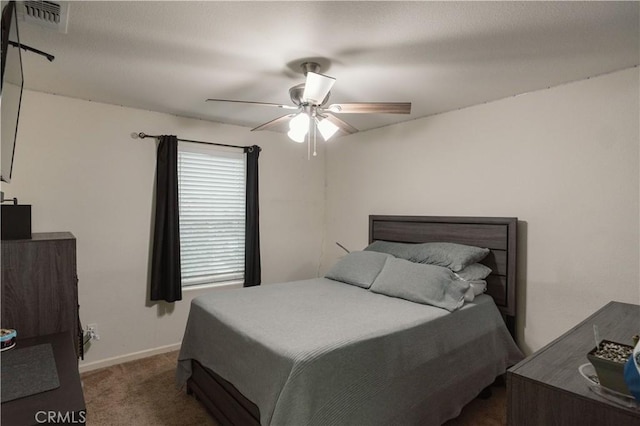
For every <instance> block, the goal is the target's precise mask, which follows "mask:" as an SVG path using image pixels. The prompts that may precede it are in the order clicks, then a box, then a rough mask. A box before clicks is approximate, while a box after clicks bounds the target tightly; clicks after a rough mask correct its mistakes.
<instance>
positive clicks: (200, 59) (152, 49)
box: [20, 1, 640, 130]
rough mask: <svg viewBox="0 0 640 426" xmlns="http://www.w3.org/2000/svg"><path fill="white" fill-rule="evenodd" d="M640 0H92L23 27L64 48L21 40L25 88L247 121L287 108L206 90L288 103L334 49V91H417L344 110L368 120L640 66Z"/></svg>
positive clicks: (356, 95) (350, 98) (345, 98)
mask: <svg viewBox="0 0 640 426" xmlns="http://www.w3.org/2000/svg"><path fill="white" fill-rule="evenodd" d="M639 4H640V3H639V2H635V1H634V2H401V1H398V2H186V1H165V2H150V1H138V2H132V1H127V2H118V1H115V2H114V1H106V2H99V1H84V2H71V3H70V5H69V8H70V9H69V12H70V19H69V26H68V33H67V34H61V33H57V32H54V31H52V30H48V29H44V28H40V27H37V26H33V25H28V24H27V23H24V22H23V23H22V25H21V27H20V31H21V39H22V40H21V41H22V42H23V43H25V44H28V45H30V46H32V47H35V48H37V49H40V50H43V51H45V52H48V53H51V54H53V55H55V57H56V59H55V61H54V62H51V63H50V62H47V61H46V60H45V59H44V58H42V57H40V56H38V55H35V54H31V53H26V54H23V62H24V77H25V87H26V88H29V89H33V90H38V91H43V92H48V93H55V94H60V95H64V96H70V97H76V98H81V99H87V100H93V101H99V102H105V103H110V104H116V105H124V106H128V107H134V108H141V109H147V110H152V111H160V112H166V113H170V114H175V115H180V116H186V117H194V118H200V119H205V120H211V121H218V122H223V123H230V124H236V125H240V126H247V127H249V128H253V127H255V126H257V125H259V124H262V123H263V122H266V121H269V120H272V119H274V118H276V117H278V116H280V115H283V114H284V112H283V111H282V110H279V109H276V108H268V107H260V106H244V105H241V106H239V105H233V104H220V103H205V99H206V98H210V97H214V98H228V99H238V100H250V101H262V102H274V103H285V104H290V103H291V102H290V100H289V95H288V89H289V87H291V86H293V85H295V84H297V83H301V82H303V81H304V76H303V75H302V74H301V73H297V64H298V63H299V62H300V60H301V59H303V58H309V57H321V58H326V59H327V60H328V61H329V62H330V66H329V67H328V68H324V69H323V70H322V72H323V73H324V74H327V75H330V76H333V77H335V78H336V79H337V82H336V84H335V86H334V88H333V90H332V93H331V99H330V102H332V103H335V102H359V101H361V102H364V101H367V102H376V101H377V102H385V101H389V102H401V101H409V102H412V104H413V109H412V113H411V115H392V114H376V115H353V114H351V115H341V116H340V117H341V118H343V119H344V120H345V121H347V122H349V123H350V124H352V125H354V126H355V127H357V128H358V129H360V130H367V129H371V128H376V127H380V126H384V125H389V124H393V123H397V122H400V121H405V120H410V119H415V118H418V117H424V116H428V115H432V114H437V113H440V112H444V111H450V110H454V109H458V108H462V107H465V106H469V105H475V104H479V103H483V102H487V101H491V100H496V99H500V98H504V97H508V96H512V95H516V94H521V93H526V92H530V91H533V90H537V89H542V88H545V87H549V86H554V85H558V84H562V83H565V82H569V81H575V80H580V79H584V78H587V77H591V76H595V75H599V74H603V73H608V72H611V71H615V70H620V69H624V68H628V67H632V66H637V65H638V63H639V55H640V54H639V51H640V47H639V40H640V34H639V20H640V12H639ZM293 69H295V70H296V72H294V71H293ZM133 130H135V129H133Z"/></svg>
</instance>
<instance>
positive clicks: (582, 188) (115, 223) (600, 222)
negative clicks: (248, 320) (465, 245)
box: [2, 68, 640, 369]
mask: <svg viewBox="0 0 640 426" xmlns="http://www.w3.org/2000/svg"><path fill="white" fill-rule="evenodd" d="M638 93H639V85H638V69H637V68H634V69H631V70H626V71H622V72H617V73H614V74H610V75H606V76H603V77H598V78H593V79H590V80H585V81H581V82H576V83H571V84H567V85H564V86H560V87H556V88H552V89H548V90H543V91H539V92H534V93H530V94H527V95H523V96H518V97H514V98H508V99H505V100H501V101H497V102H493V103H489V104H485V105H480V106H475V107H470V108H466V109H463V110H460V111H454V112H450V113H445V114H441V115H438V116H434V117H430V118H425V119H420V120H414V121H411V122H407V123H404V124H400V125H396V126H389V127H386V128H381V129H377V130H373V131H369V132H362V133H359V134H355V135H352V136H349V137H347V138H343V139H338V140H336V141H334V142H332V143H330V144H329V145H327V150H326V151H325V153H322V152H321V153H320V156H319V158H316V159H314V160H312V161H310V162H309V161H307V160H306V147H305V146H304V145H298V144H292V143H290V142H288V141H287V139H286V138H283V137H282V135H279V134H275V133H271V132H257V133H251V132H249V131H248V130H247V129H244V128H239V127H235V126H229V125H223V124H215V123H210V122H205V121H199V120H191V119H185V118H179V117H174V116H170V115H166V114H160V113H155V112H149V111H142V110H136V109H131V108H123V107H118V106H113V105H105V104H100V103H95V102H88V101H82V100H77V99H70V98H65V97H61V96H55V95H48V94H43V93H37V92H30V91H27V92H26V93H25V97H24V101H23V111H22V113H21V124H20V136H19V137H20V139H19V141H18V145H17V148H16V160H15V165H14V174H13V181H12V183H11V184H3V185H2V189H3V190H4V191H5V193H6V195H7V196H8V197H14V196H16V197H18V198H19V199H20V200H21V202H23V203H29V204H32V205H33V230H34V232H40V231H42V232H44V231H71V232H73V233H74V234H75V235H76V237H77V239H78V274H79V278H80V284H79V296H80V304H81V315H80V316H81V320H82V322H83V323H84V324H87V323H97V324H98V329H99V332H100V335H101V340H100V341H98V342H96V343H95V344H94V345H93V346H92V347H91V349H90V350H89V352H88V353H87V358H86V361H85V362H84V363H83V364H82V365H83V368H85V369H86V368H92V367H96V366H101V365H107V364H109V363H113V362H117V361H122V360H125V359H128V358H129V357H138V356H142V355H145V354H149V353H152V352H153V351H156V350H159V351H161V350H164V349H167V348H168V347H174V346H175V344H176V343H177V342H179V341H180V339H181V337H182V333H183V331H184V326H185V321H186V316H187V312H188V307H189V301H190V300H191V299H192V298H193V297H194V296H195V295H197V294H201V293H202V292H201V291H193V292H189V293H185V297H184V300H183V301H182V302H179V303H177V304H176V307H175V309H174V310H171V309H165V307H164V306H160V307H158V306H147V303H146V299H147V296H146V292H147V268H148V259H149V258H148V252H149V240H150V226H151V215H152V189H153V182H154V169H155V144H154V142H153V140H150V139H145V140H133V139H131V138H130V136H129V135H130V133H131V132H137V131H144V132H148V133H152V134H163V133H173V134H177V135H179V136H180V137H183V138H187V139H199V140H211V141H220V142H223V143H233V144H239V145H251V144H258V145H260V146H261V147H262V148H263V151H262V154H261V157H260V158H261V161H260V186H261V231H262V235H261V239H262V264H263V281H264V282H265V283H270V282H279V281H288V280H295V279H303V278H310V277H313V276H316V275H317V274H318V273H320V274H322V273H323V272H325V271H326V270H327V268H328V267H330V266H331V265H332V264H333V262H334V261H335V259H337V258H338V257H339V256H340V255H341V254H342V251H341V249H339V248H338V247H337V246H335V244H334V242H335V241H339V242H341V243H343V244H344V245H346V246H347V247H349V248H350V249H352V250H357V249H361V248H362V247H364V246H365V245H366V243H367V216H368V215H369V214H405V215H468V216H517V217H519V218H520V220H521V221H522V224H521V226H520V228H519V230H520V235H521V237H522V238H521V241H520V254H521V261H520V271H519V272H520V275H521V280H520V282H521V285H522V287H521V291H520V294H519V298H518V299H519V305H520V309H521V316H520V318H519V333H520V336H521V341H522V342H523V343H524V345H525V348H526V349H527V350H529V351H530V350H536V349H538V348H540V347H541V346H543V345H544V344H546V343H547V342H549V341H550V340H551V339H553V338H554V337H555V336H557V335H559V334H561V333H563V332H564V331H566V330H567V329H569V328H570V327H571V326H573V325H574V324H575V323H577V322H578V321H581V320H582V319H584V318H585V317H586V316H587V315H589V314H590V313H591V312H592V311H594V310H595V309H598V308H599V307H600V306H602V305H603V304H604V303H606V302H607V301H609V300H621V301H628V302H634V303H638V301H639V295H640V288H639V286H640V272H639V262H640V261H639V256H640V253H639V245H640V242H639V211H638V210H639V207H638V199H639V195H640V185H639V183H638V181H639V170H638V164H639V162H640V161H639V159H640V153H639V134H638V133H639V130H638V129H639V123H638V121H639V118H638V115H639V106H638ZM413 101H414V102H418V101H419V100H413ZM424 101H425V102H428V99H427V100H424ZM325 175H326V179H325ZM325 184H326V188H325ZM325 195H326V200H325ZM325 210H326V214H325ZM323 239H324V247H323ZM321 258H322V265H320V260H321ZM220 291H223V290H220ZM603 337H605V336H603ZM172 345H173V346H172Z"/></svg>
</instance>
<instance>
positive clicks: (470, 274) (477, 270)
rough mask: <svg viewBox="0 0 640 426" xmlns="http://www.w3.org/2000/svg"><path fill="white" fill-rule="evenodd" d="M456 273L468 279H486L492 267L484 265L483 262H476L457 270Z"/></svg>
mask: <svg viewBox="0 0 640 426" xmlns="http://www.w3.org/2000/svg"><path fill="white" fill-rule="evenodd" d="M456 274H457V275H458V276H459V277H460V278H462V279H463V280H467V281H477V280H484V279H485V278H487V277H488V276H489V274H491V268H489V267H488V266H484V265H483V264H482V263H474V264H472V265H469V266H467V267H466V268H464V269H462V270H460V271H458V272H456Z"/></svg>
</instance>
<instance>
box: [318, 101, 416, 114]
mask: <svg viewBox="0 0 640 426" xmlns="http://www.w3.org/2000/svg"><path fill="white" fill-rule="evenodd" d="M327 110H329V111H331V112H335V113H340V114H411V102H353V103H344V104H331V105H329V107H328V108H327Z"/></svg>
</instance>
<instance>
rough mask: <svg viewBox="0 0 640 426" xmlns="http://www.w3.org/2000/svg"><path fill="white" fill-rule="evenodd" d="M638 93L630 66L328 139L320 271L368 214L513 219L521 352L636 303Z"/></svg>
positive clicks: (359, 235)
mask: <svg viewBox="0 0 640 426" xmlns="http://www.w3.org/2000/svg"><path fill="white" fill-rule="evenodd" d="M638 95H639V86H638V68H633V69H629V70H624V71H621V72H616V73H613V74H609V75H605V76H601V77H597V78H592V79H589V80H584V81H580V82H575V83H570V84H566V85H563V86H559V87H555V88H551V89H547V90H542V91H538V92H533V93H529V94H526V95H521V96H517V97H512V98H508V99H504V100H500V101H497V102H492V103H488V104H484V105H479V106H474V107H470V108H465V109H462V110H459V111H454V112H449V113H445V114H441V115H437V116H433V117H429V118H424V119H419V120H414V121H410V122H407V123H404V124H400V125H395V126H389V127H385V128H380V129H377V130H373V131H369V132H363V133H359V134H355V135H352V136H349V137H348V138H346V139H343V140H341V141H336V142H334V143H332V144H330V145H328V148H327V170H326V179H327V204H326V208H327V219H326V220H327V224H326V239H325V241H326V242H325V251H324V252H325V256H324V261H323V267H322V271H326V269H327V267H328V266H330V265H331V264H333V262H334V261H335V259H336V258H338V257H339V256H341V254H342V253H343V252H342V251H341V250H340V249H339V248H338V247H337V246H336V245H335V244H334V242H335V241H339V242H341V243H342V244H344V245H346V246H347V247H348V248H350V249H352V250H359V249H362V248H363V247H364V246H365V245H366V244H367V238H368V227H367V216H368V215H370V214H402V215H446V216H456V215H461V216H517V217H518V218H519V219H520V220H521V221H522V224H521V225H520V226H519V231H520V236H521V237H522V238H521V241H520V256H521V261H520V271H519V272H520V276H521V279H520V284H521V288H520V293H519V297H518V300H519V308H520V310H521V311H520V312H521V315H520V318H519V326H518V328H519V334H520V341H521V342H523V343H524V346H525V349H526V350H528V351H531V350H537V349H539V348H540V347H541V346H543V345H545V344H546V343H548V342H549V341H550V340H552V339H553V338H554V337H556V336H558V335H560V334H562V333H564V332H565V331H567V330H568V329H569V328H571V327H572V326H573V325H575V324H576V323H577V322H579V321H581V320H583V319H584V318H586V317H587V316H588V315H589V314H590V313H592V312H593V311H594V310H596V309H598V308H600V307H601V306H603V305H604V304H605V303H607V302H608V301H609V300H619V301H626V302H633V303H638V302H639V298H640V297H639V296H640V273H639V220H640V219H639V211H638V194H639V184H638V181H639V170H638V164H639V152H638V148H639V113H640V109H639V106H638ZM413 101H414V102H429V99H424V100H420V99H414V100H413ZM603 337H604V336H603Z"/></svg>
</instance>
